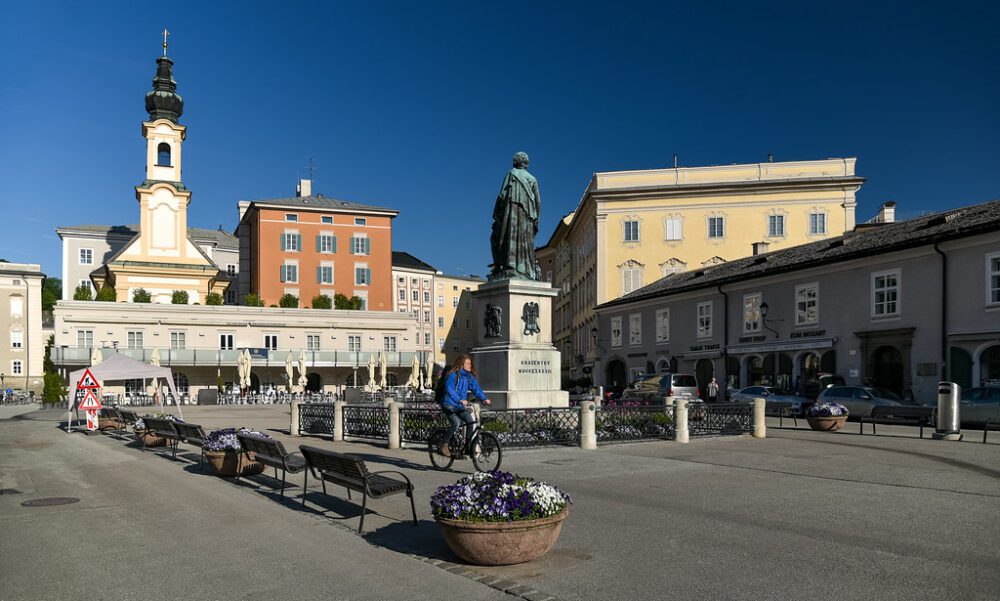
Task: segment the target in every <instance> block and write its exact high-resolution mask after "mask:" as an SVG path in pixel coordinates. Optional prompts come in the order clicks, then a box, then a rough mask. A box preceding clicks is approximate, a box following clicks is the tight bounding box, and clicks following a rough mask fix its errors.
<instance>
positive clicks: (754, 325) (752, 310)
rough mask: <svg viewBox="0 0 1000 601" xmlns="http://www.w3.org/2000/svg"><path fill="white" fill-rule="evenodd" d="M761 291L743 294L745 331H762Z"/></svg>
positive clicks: (749, 332)
mask: <svg viewBox="0 0 1000 601" xmlns="http://www.w3.org/2000/svg"><path fill="white" fill-rule="evenodd" d="M760 302H761V295H760V293H759V292H758V293H756V294H744V295H743V333H744V334H754V333H756V332H759V331H760Z"/></svg>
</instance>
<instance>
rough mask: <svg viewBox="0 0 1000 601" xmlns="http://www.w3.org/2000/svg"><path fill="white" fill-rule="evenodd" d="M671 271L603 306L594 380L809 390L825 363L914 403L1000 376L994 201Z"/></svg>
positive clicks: (999, 240) (999, 210)
mask: <svg viewBox="0 0 1000 601" xmlns="http://www.w3.org/2000/svg"><path fill="white" fill-rule="evenodd" d="M754 246H755V248H754V251H755V254H754V255H752V256H750V257H747V258H744V259H739V260H736V261H730V262H728V263H723V264H720V265H716V266H712V267H706V268H703V269H699V270H695V271H689V272H685V273H677V274H672V275H669V276H667V277H665V278H663V279H660V280H658V281H657V282H654V283H652V284H650V285H648V286H645V287H643V288H641V289H639V290H636V291H634V292H632V293H631V294H628V295H626V296H624V297H622V298H620V299H616V300H613V301H611V302H607V303H604V304H602V305H600V306H599V307H598V315H599V319H598V327H597V328H595V330H594V331H592V335H594V336H595V338H596V344H597V345H598V347H599V350H600V351H601V356H600V363H599V366H598V367H597V368H596V369H595V375H596V377H597V383H598V384H602V385H604V386H612V385H615V384H617V385H619V386H621V385H626V384H628V383H631V382H632V381H634V380H635V379H636V378H637V377H639V376H640V375H644V374H650V373H660V372H667V371H671V372H675V373H677V372H681V373H694V374H696V376H697V377H698V380H699V386H700V387H702V390H704V387H705V385H706V384H707V382H708V381H709V379H710V378H712V377H715V378H717V380H718V381H719V382H720V384H723V388H724V389H725V388H728V389H729V390H734V389H739V388H742V387H744V386H749V385H753V384H758V383H771V384H775V385H779V386H783V387H786V388H789V389H792V390H798V391H799V392H801V393H808V392H812V391H814V390H815V386H816V379H817V376H818V374H821V373H834V374H839V375H841V376H843V377H844V378H845V380H846V381H847V382H848V383H849V384H862V383H873V384H877V385H880V386H883V387H885V388H888V389H890V390H893V391H894V392H896V393H898V394H901V395H912V396H913V398H914V399H915V400H917V401H918V402H932V401H933V400H934V399H935V395H936V390H937V382H938V381H940V380H952V381H955V382H957V383H959V384H960V385H962V386H963V387H968V386H973V385H980V384H981V383H983V382H984V381H986V380H990V379H997V378H1000V201H993V202H988V203H983V204H978V205H973V206H968V207H963V208H960V209H954V210H950V211H944V212H941V213H936V214H932V215H926V216H923V217H919V218H916V219H911V220H908V221H902V222H897V223H891V222H889V223H886V222H883V221H882V220H879V219H876V220H873V222H872V223H868V224H864V225H860V226H858V227H856V228H855V229H854V231H852V232H850V233H847V234H845V235H843V236H838V237H836V238H831V239H827V240H823V241H819V242H815V243H811V244H804V245H801V246H796V247H792V248H787V249H783V250H779V251H775V252H766V245H764V244H757V245H754Z"/></svg>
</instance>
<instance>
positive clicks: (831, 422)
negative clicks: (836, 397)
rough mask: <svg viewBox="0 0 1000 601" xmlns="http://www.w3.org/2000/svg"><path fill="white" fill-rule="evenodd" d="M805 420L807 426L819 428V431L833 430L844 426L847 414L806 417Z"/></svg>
mask: <svg viewBox="0 0 1000 601" xmlns="http://www.w3.org/2000/svg"><path fill="white" fill-rule="evenodd" d="M806 421H808V422H809V427H810V428H812V429H813V430H819V431H821V432H835V431H837V430H839V429H841V428H843V427H844V423H846V422H847V416H846V415H838V416H836V417H807V418H806Z"/></svg>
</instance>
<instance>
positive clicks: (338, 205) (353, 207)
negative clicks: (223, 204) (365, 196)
mask: <svg viewBox="0 0 1000 601" xmlns="http://www.w3.org/2000/svg"><path fill="white" fill-rule="evenodd" d="M250 202H252V203H255V204H268V205H282V206H287V207H306V208H311V209H335V210H339V211H379V212H390V213H399V211H397V210H395V209H390V208H387V207H377V206H375V205H366V204H361V203H357V202H349V201H346V200H338V199H336V198H330V197H329V196H323V195H322V194H313V195H311V196H293V197H291V198H262V199H258V200H251V201H250Z"/></svg>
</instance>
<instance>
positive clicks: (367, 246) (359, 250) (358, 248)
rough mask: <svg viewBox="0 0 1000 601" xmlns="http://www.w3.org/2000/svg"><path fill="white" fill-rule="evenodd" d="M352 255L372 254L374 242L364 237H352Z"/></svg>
mask: <svg viewBox="0 0 1000 601" xmlns="http://www.w3.org/2000/svg"><path fill="white" fill-rule="evenodd" d="M351 254H352V255H370V254H372V241H371V240H369V239H368V238H367V237H364V236H353V237H351Z"/></svg>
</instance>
